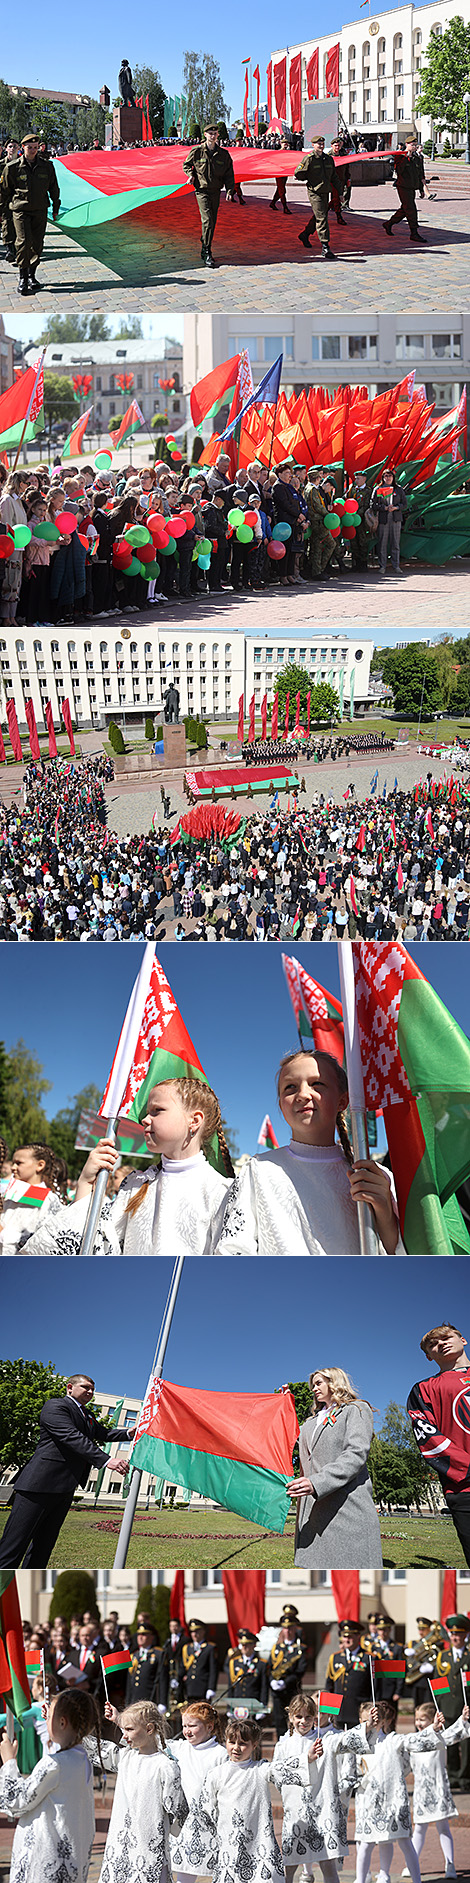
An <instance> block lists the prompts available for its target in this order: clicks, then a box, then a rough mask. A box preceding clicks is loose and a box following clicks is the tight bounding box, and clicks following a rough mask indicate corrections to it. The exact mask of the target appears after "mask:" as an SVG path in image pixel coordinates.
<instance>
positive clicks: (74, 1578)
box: [49, 1569, 100, 1625]
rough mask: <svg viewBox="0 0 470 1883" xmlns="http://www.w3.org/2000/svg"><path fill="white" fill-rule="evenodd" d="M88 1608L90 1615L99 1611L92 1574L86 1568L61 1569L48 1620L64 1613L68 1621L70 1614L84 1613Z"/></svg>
mask: <svg viewBox="0 0 470 1883" xmlns="http://www.w3.org/2000/svg"><path fill="white" fill-rule="evenodd" d="M87 1608H89V1609H90V1610H91V1613H92V1615H97V1616H98V1620H99V1615H100V1611H99V1608H98V1603H97V1600H96V1587H95V1582H94V1578H93V1576H90V1575H88V1571H87V1570H86V1569H62V1570H61V1573H60V1576H58V1577H57V1582H56V1584H55V1588H54V1594H53V1596H52V1601H51V1605H50V1609H49V1621H50V1622H53V1621H55V1618H56V1615H64V1616H65V1620H66V1621H67V1622H68V1623H69V1625H70V1622H71V1620H72V1615H84V1614H85V1610H86V1609H87Z"/></svg>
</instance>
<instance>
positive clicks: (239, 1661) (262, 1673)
mask: <svg viewBox="0 0 470 1883" xmlns="http://www.w3.org/2000/svg"><path fill="white" fill-rule="evenodd" d="M257 1640H258V1637H257V1635H254V1634H252V1631H251V1628H239V1630H238V1647H237V1648H229V1651H228V1655H227V1672H228V1690H229V1695H230V1700H231V1701H233V1703H234V1706H236V1707H238V1706H239V1705H241V1704H242V1703H243V1701H244V1700H253V1701H257V1703H258V1706H259V1708H260V1709H261V1708H263V1707H265V1706H266V1700H267V1694H268V1670H267V1666H266V1662H265V1661H262V1660H261V1655H260V1654H259V1653H258V1648H257ZM250 1711H251V1709H250ZM253 1711H257V1708H255V1707H254V1708H253Z"/></svg>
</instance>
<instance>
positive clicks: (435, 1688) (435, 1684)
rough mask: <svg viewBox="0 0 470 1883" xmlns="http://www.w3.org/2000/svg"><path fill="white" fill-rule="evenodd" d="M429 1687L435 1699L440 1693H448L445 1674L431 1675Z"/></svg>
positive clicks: (448, 1688)
mask: <svg viewBox="0 0 470 1883" xmlns="http://www.w3.org/2000/svg"><path fill="white" fill-rule="evenodd" d="M429 1685H430V1687H431V1690H432V1692H433V1694H435V1696H436V1698H437V1696H438V1695H439V1694H440V1693H450V1687H449V1682H448V1679H447V1674H434V1675H432V1674H431V1677H430V1681H429Z"/></svg>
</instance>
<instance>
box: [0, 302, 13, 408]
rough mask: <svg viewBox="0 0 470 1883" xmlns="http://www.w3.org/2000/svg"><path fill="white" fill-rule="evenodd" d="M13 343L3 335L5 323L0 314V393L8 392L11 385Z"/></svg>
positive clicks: (6, 335)
mask: <svg viewBox="0 0 470 1883" xmlns="http://www.w3.org/2000/svg"><path fill="white" fill-rule="evenodd" d="M13 371H14V343H13V340H10V338H9V336H8V334H7V333H5V322H4V320H3V316H2V315H1V314H0V393H2V392H8V387H9V386H12V385H13Z"/></svg>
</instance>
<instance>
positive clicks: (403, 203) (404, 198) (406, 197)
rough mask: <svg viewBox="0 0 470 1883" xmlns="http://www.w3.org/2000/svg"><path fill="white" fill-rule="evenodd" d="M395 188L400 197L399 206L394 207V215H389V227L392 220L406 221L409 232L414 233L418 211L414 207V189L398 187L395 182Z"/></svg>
mask: <svg viewBox="0 0 470 1883" xmlns="http://www.w3.org/2000/svg"><path fill="white" fill-rule="evenodd" d="M397 189H398V195H399V198H400V208H399V209H396V210H395V213H394V215H393V216H391V217H390V227H392V224H393V223H394V222H408V223H409V226H410V230H411V234H412V235H416V234H417V229H418V211H417V208H416V198H415V193H414V190H404V189H403V188H402V187H400V184H399V183H398V184H397Z"/></svg>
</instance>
